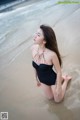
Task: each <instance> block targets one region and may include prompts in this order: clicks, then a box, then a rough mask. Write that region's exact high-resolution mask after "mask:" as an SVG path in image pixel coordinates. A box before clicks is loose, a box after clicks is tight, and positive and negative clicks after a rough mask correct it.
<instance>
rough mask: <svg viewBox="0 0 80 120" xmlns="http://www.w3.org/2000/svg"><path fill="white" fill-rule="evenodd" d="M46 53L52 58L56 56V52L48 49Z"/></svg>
mask: <svg viewBox="0 0 80 120" xmlns="http://www.w3.org/2000/svg"><path fill="white" fill-rule="evenodd" d="M48 53H49V54H50V55H51V56H52V57H53V56H56V52H54V51H52V50H50V49H48Z"/></svg>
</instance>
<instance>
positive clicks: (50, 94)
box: [41, 83, 54, 99]
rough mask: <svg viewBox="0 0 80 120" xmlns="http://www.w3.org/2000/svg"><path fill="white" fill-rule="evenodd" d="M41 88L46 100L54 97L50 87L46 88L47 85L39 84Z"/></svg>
mask: <svg viewBox="0 0 80 120" xmlns="http://www.w3.org/2000/svg"><path fill="white" fill-rule="evenodd" d="M41 87H42V89H43V91H44V93H45V95H46V97H47V98H48V99H52V98H53V97H54V96H53V92H52V89H51V86H48V85H45V84H43V83H41Z"/></svg>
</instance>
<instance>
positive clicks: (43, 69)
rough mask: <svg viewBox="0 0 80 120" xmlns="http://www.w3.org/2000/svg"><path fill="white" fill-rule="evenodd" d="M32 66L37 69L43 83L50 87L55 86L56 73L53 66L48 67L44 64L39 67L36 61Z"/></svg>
mask: <svg viewBox="0 0 80 120" xmlns="http://www.w3.org/2000/svg"><path fill="white" fill-rule="evenodd" d="M32 65H33V67H34V68H35V69H36V71H37V75H38V78H39V80H40V82H41V83H44V84H46V85H49V86H50V85H55V82H56V73H55V72H54V71H53V69H52V67H53V65H47V64H44V63H41V64H40V65H38V64H37V63H36V62H34V61H32Z"/></svg>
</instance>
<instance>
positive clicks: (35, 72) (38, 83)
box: [34, 68, 41, 86]
mask: <svg viewBox="0 0 80 120" xmlns="http://www.w3.org/2000/svg"><path fill="white" fill-rule="evenodd" d="M34 74H35V78H36V82H37V86H40V85H41V83H40V81H39V79H38V75H37V71H36V69H35V68H34Z"/></svg>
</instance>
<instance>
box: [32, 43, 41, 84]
mask: <svg viewBox="0 0 80 120" xmlns="http://www.w3.org/2000/svg"><path fill="white" fill-rule="evenodd" d="M35 49H36V45H32V46H31V51H32V58H34V57H33V56H34V54H35V53H34V52H35ZM33 69H34V74H35V78H36V82H37V86H40V81H39V79H38V75H37V71H36V69H35V68H33Z"/></svg>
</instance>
